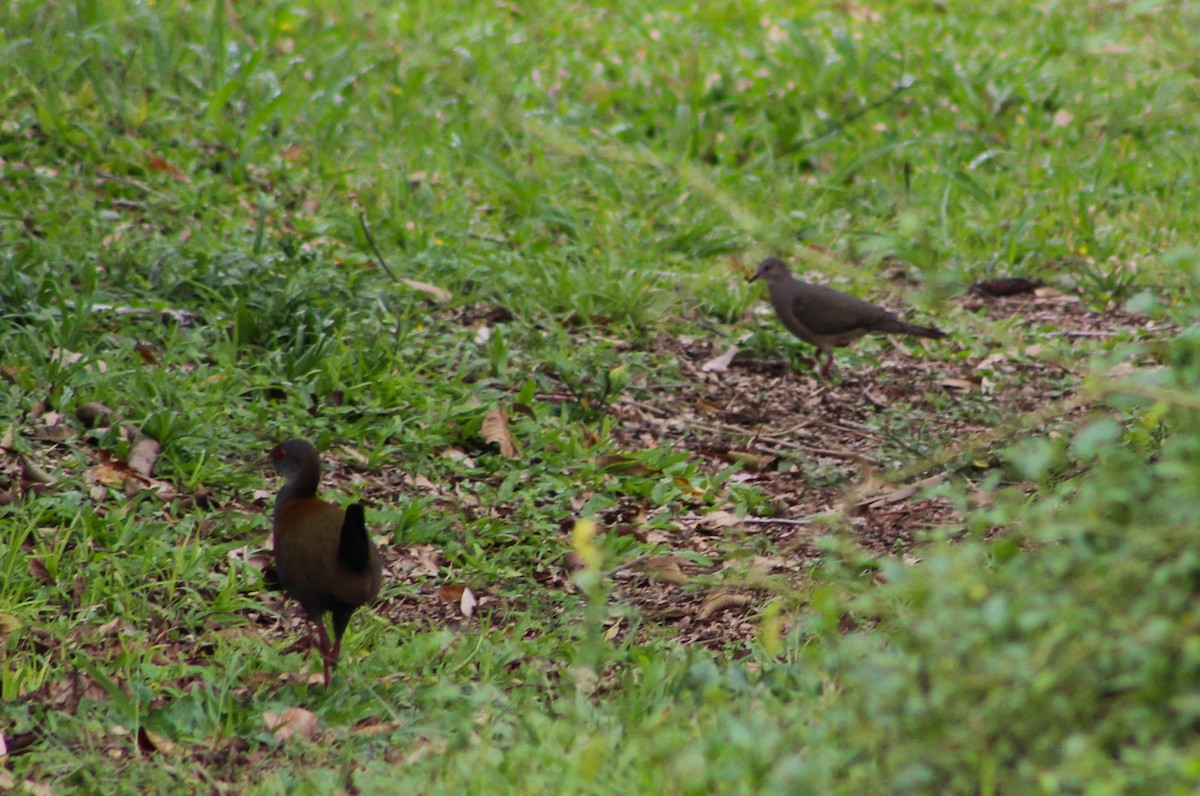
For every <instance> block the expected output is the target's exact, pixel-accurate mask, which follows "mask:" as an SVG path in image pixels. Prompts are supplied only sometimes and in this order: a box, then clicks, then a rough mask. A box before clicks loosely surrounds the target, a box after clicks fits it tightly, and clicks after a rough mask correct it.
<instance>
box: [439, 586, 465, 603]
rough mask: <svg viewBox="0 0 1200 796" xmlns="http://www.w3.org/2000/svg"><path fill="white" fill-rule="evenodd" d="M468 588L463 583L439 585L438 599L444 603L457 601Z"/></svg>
mask: <svg viewBox="0 0 1200 796" xmlns="http://www.w3.org/2000/svg"><path fill="white" fill-rule="evenodd" d="M466 590H467V587H466V586H464V585H462V584H461V583H447V584H445V585H442V586H438V590H437V595H438V599H439V600H441V601H442V602H444V603H456V602H458V601H459V600H461V599H462V596H463V593H464V592H466Z"/></svg>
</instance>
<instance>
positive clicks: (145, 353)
mask: <svg viewBox="0 0 1200 796" xmlns="http://www.w3.org/2000/svg"><path fill="white" fill-rule="evenodd" d="M133 350H134V351H136V352H137V355H138V356H139V357H141V358H142V363H143V364H145V365H157V364H158V360H159V356H158V352H157V351H155V350H154V346H152V345H150V344H149V343H138V344H136V345H135V346H134V347H133Z"/></svg>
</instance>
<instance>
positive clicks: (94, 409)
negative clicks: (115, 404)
mask: <svg viewBox="0 0 1200 796" xmlns="http://www.w3.org/2000/svg"><path fill="white" fill-rule="evenodd" d="M111 416H112V410H111V409H109V408H108V407H107V406H105V405H104V404H101V403H96V402H95V401H89V402H88V403H86V404H80V405H79V407H78V408H76V409H75V417H76V418H77V419H78V420H79V422H80V423H83V427H84V428H95V427H96V426H106V425H108V419H109V417H111Z"/></svg>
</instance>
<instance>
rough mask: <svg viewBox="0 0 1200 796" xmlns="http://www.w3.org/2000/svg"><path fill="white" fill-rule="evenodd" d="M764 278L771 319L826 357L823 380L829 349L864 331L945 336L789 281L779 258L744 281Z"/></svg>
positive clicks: (762, 265) (837, 293)
mask: <svg viewBox="0 0 1200 796" xmlns="http://www.w3.org/2000/svg"><path fill="white" fill-rule="evenodd" d="M756 279H763V280H765V281H766V283H767V292H768V293H769V294H770V296H771V304H772V306H774V307H775V314H776V315H778V316H779V320H780V321H781V322H782V323H783V325H784V326H786V327H787V329H788V331H789V332H791V333H792V334H794V335H796V336H797V337H799V338H800V339H801V340H803V341H804V342H806V343H811V344H812V345H815V346H816V347H817V350H818V351H820V352H821V353H822V354H825V355H826V360H825V366H824V367H823V368H821V378H822V379H827V378H829V368H830V367H831V366H832V365H833V349H834V348H837V347H840V346H844V345H848V344H849V343H851V342H853V341H855V340H857V339H858V338H860V337H862V336H863V335H864V334H867V333H868V332H881V333H883V334H912V335H916V336H918V337H929V338H932V339H934V340H937V339H940V338H943V337H945V336H946V333H945V332H943V331H941V330H939V329H935V328H933V327H932V326H916V325H915V324H911V323H908V322H906V321H902V320H900V319H899V318H898V317H896V316H895V315H894V314H892V313H891V312H889V311H887V310H885V309H884V308H883V307H877V306H875V305H874V304H872V303H871V302H869V301H863V300H862V299H860V298H857V297H855V296H851V295H849V294H848V293H842V292H841V291H839V290H834V289H833V288H831V287H825V286H824V285H813V284H810V283H808V282H802V281H800V280H799V279H796V278H795V277H794V276H792V273H791V271H789V270H788V267H787V264H786V263H785V262H784V261H783V260H780V259H779V258H778V257H768V258H767V259H765V260H763V261H762V262H761V263H759V266H758V270H757V271H755V272H754V275H753V276H751V277H750V278H749V279H748V280H746V281H748V282H753V281H755V280H756Z"/></svg>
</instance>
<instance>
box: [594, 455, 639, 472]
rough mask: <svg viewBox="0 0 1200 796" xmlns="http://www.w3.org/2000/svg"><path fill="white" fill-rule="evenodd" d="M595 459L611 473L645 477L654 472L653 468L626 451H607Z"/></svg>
mask: <svg viewBox="0 0 1200 796" xmlns="http://www.w3.org/2000/svg"><path fill="white" fill-rule="evenodd" d="M594 461H595V462H596V464H598V465H600V466H601V467H603V468H604V469H605V470H606V471H608V472H610V473H620V474H621V475H628V476H637V477H644V476H648V475H650V474H651V473H652V471H651V469H650V468H649V467H647V466H646V465H645V464H644V463H643V462H641V461H639V460H638V459H635V458H633V457H632V456H629V455H628V454H624V453H606V454H604V455H603V456H597V457H596V458H595V459H594Z"/></svg>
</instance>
